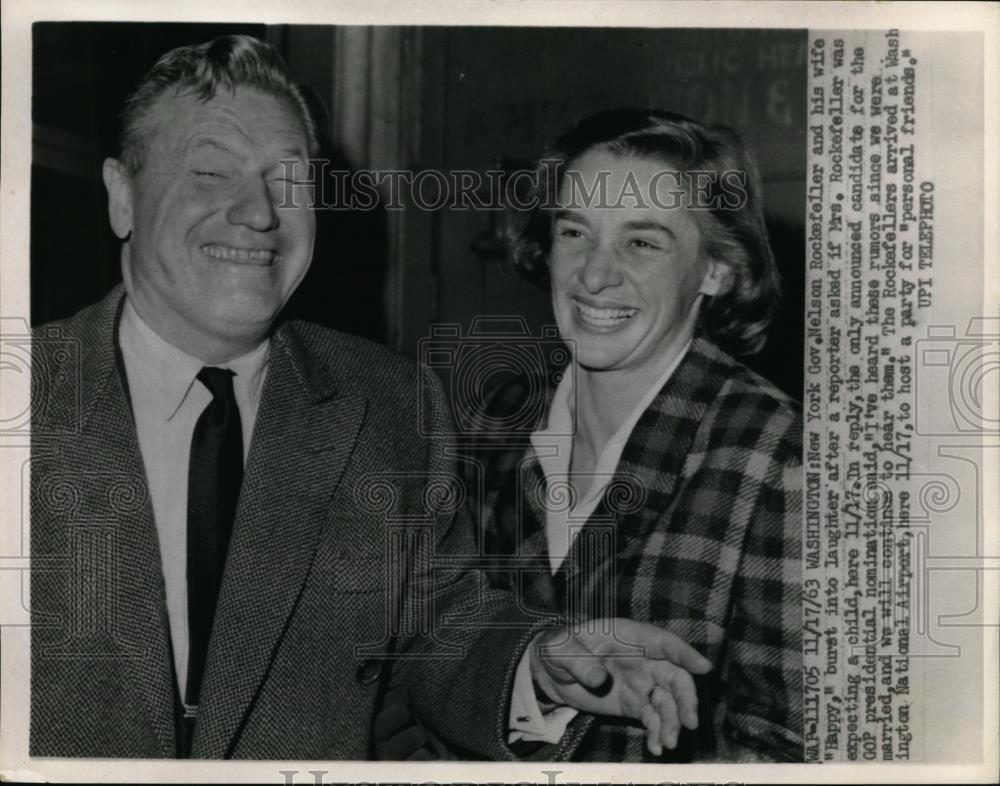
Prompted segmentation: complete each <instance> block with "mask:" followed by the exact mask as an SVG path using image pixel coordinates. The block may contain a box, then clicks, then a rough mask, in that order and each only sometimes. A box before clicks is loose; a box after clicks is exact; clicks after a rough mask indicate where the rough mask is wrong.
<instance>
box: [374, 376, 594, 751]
mask: <svg viewBox="0 0 1000 786" xmlns="http://www.w3.org/2000/svg"><path fill="white" fill-rule="evenodd" d="M423 384H424V390H425V391H427V395H426V396H425V397H424V407H425V410H424V412H423V413H422V416H423V418H424V421H423V422H424V423H427V424H433V427H432V429H431V430H430V432H431V433H430V439H429V447H428V449H429V452H430V455H429V456H428V466H429V467H431V472H430V475H431V477H432V478H433V477H440V478H441V479H447V484H448V489H446V488H445V485H444V484H441V485H440V486H438V487H436V489H432V486H433V485H434V483H433V481H432V482H431V484H428V487H427V489H426V490H425V493H427V494H431V495H436V497H437V500H436V503H437V504H436V508H437V509H436V515H435V516H434V532H433V548H432V549H431V548H423V549H418V550H417V551H416V552H415V553H414V554H413V558H412V561H411V571H412V575H411V577H410V579H409V582H408V585H409V587H410V591H409V592H408V593H407V597H406V601H405V603H404V607H403V610H402V617H401V623H400V627H401V630H403V631H406V630H408V629H409V630H410V631H412V632H413V635H412V636H411V637H409V638H406V637H401V639H400V643H401V648H400V649H401V651H400V653H399V657H398V661H397V664H396V667H395V672H396V673H395V675H394V677H393V682H394V683H404V684H405V686H406V689H407V693H408V694H409V696H410V701H411V703H412V707H413V709H414V711H415V712H416V714H417V715H418V716H419V717H420V718H421V720H422V721H423V722H424V723H425V724H426V725H427V726H428V727H429V728H430V730H431V731H432V732H433V733H434V734H436V735H438V736H439V737H440V738H442V739H443V740H444V741H445V742H447V743H448V744H449V746H451V747H453V748H455V749H457V750H458V751H460V752H461V753H463V754H464V755H466V756H469V757H475V758H489V759H496V760H514V759H517V758H519V757H518V756H516V755H515V753H514V752H513V751H512V750H511V748H510V747H508V745H507V742H506V740H507V738H508V733H509V707H510V696H511V691H512V687H513V682H514V676H515V672H516V669H517V665H518V662H519V660H520V658H521V656H522V654H523V653H524V651H525V649H526V648H527V646H528V644H529V642H530V641H531V639H532V638H533V637H534V635H535V634H537V633H538V632H539V631H540V630H541V629H542V628H543V627H545V626H547V625H553V624H557V623H558V622H559V620H558V618H556V617H555V616H543V615H540V614H538V613H533V612H528V611H527V610H526V609H524V608H522V607H521V606H520V605H519V604H518V603H517V601H516V598H515V596H514V594H513V593H511V592H508V591H506V590H500V589H497V588H491V587H490V586H489V585H488V582H487V580H486V578H485V575H484V573H483V572H482V571H481V570H479V569H478V568H477V566H476V562H477V558H478V546H477V539H476V537H475V530H474V524H475V515H476V514H475V511H474V510H473V509H472V505H469V504H466V502H467V501H468V500H471V499H473V498H474V497H475V495H473V494H470V493H468V491H469V490H468V489H466V488H464V483H465V482H466V481H463V480H462V479H460V478H459V476H458V475H457V474H456V473H455V446H454V437H453V432H452V425H451V420H450V417H449V415H448V412H447V408H446V404H445V399H444V393H443V392H442V390H441V387H440V383H439V382H438V380H437V378H436V377H435V376H434V375H433V374H432V372H429V371H425V378H424V380H423ZM578 726H579V728H578V729H576V730H573V731H571V732H569V733H567V735H566V736H565V738H564V740H563V741H562V743H561V744H560V745H558V746H552V745H549V746H540V747H537V748H536V749H534V750H533V752H532V755H531V758H533V759H535V758H537V759H542V760H549V759H553V758H561V757H563V756H565V755H568V753H569V751H570V750H571V749H572V747H573V746H574V745H575V743H576V741H577V738H578V737H579V735H580V733H582V731H583V730H584V724H578Z"/></svg>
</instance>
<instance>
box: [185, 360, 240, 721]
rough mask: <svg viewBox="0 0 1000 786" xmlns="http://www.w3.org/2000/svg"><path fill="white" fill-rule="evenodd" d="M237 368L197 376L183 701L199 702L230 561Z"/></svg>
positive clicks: (236, 488) (236, 480)
mask: <svg viewBox="0 0 1000 786" xmlns="http://www.w3.org/2000/svg"><path fill="white" fill-rule="evenodd" d="M233 376H234V374H233V372H232V371H230V370H228V369H222V368H211V367H206V368H203V369H202V370H201V371H200V372H198V381H199V382H201V384H203V385H204V386H205V387H206V388H208V390H209V391H210V392H211V393H212V402H211V403H210V404H209V405H208V406H207V407H206V408H205V411H204V412H202V413H201V416H200V417H199V418H198V422H197V423H196V424H195V427H194V435H193V437H192V438H191V460H190V463H189V465H188V524H187V589H188V631H189V634H190V649H189V655H188V673H187V689H186V691H185V696H184V703H185V704H186V705H188V707H195V706H197V704H198V694H199V692H200V690H201V678H202V672H203V671H204V669H205V656H206V654H207V653H208V640H209V637H210V636H211V634H212V622H213V620H214V619H215V606H216V601H217V600H218V597H219V587H220V586H221V585H222V572H223V569H224V568H225V565H226V550H227V549H228V548H229V536H230V534H231V533H232V529H233V518H234V517H235V515H236V502H237V500H238V499H239V495H240V484H241V483H242V482H243V432H242V429H241V427H240V412H239V409H238V408H237V406H236V397H235V396H234V395H233Z"/></svg>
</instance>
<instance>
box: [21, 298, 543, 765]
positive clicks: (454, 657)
mask: <svg viewBox="0 0 1000 786" xmlns="http://www.w3.org/2000/svg"><path fill="white" fill-rule="evenodd" d="M121 300H122V291H121V289H120V288H119V289H116V290H115V291H114V292H112V293H111V294H110V295H109V296H108V297H107V298H105V299H104V300H103V301H102V302H100V303H98V304H96V305H95V306H92V307H90V308H88V309H85V310H84V311H82V312H80V313H79V314H77V315H76V316H75V317H73V318H71V319H69V320H66V321H64V322H61V323H53V324H50V325H48V326H44V327H42V328H40V329H38V330H37V331H36V334H35V338H34V349H33V381H32V405H33V406H32V413H33V420H32V434H33V436H32V463H31V539H32V540H31V546H32V558H33V563H32V564H33V570H32V590H31V600H32V622H33V631H32V634H33V636H32V659H31V664H32V679H31V689H32V690H31V729H30V733H31V738H30V751H31V753H32V755H35V756H93V757H169V756H173V755H175V750H176V737H175V714H174V693H175V690H174V682H173V677H172V667H171V654H170V653H171V648H170V640H169V633H168V626H167V615H166V607H165V596H164V584H163V578H162V572H161V561H160V554H159V549H158V542H157V535H156V529H155V526H154V522H153V514H152V509H151V505H150V500H149V495H148V489H147V484H146V479H145V475H144V471H143V465H142V459H141V455H140V452H139V447H138V442H137V437H136V431H135V427H134V424H133V420H132V416H131V410H130V405H129V399H128V393H127V390H126V389H125V386H124V384H123V379H122V375H121V374H120V372H119V368H118V365H117V363H116V346H117V344H116V339H115V333H116V326H117V315H118V313H119V311H120V304H121ZM448 422H449V421H448V416H447V414H446V410H445V406H444V401H443V395H442V393H441V390H440V386H439V385H438V383H437V382H436V380H434V379H433V378H431V376H430V375H427V376H424V377H422V376H421V375H420V374H419V372H418V370H417V369H416V367H415V366H414V364H412V363H411V362H409V361H407V360H405V359H403V358H401V357H399V356H396V355H395V354H393V353H391V352H389V351H388V350H387V349H385V348H383V347H380V346H378V345H375V344H372V343H369V342H367V341H364V340H361V339H358V338H354V337H351V336H346V335H342V334H339V333H335V332H332V331H329V330H325V329H321V328H319V327H316V326H313V325H309V324H304V323H299V322H291V323H287V324H284V325H282V326H281V327H280V328H278V329H277V330H276V332H275V333H274V335H273V337H272V344H271V354H270V361H269V368H268V372H267V377H266V380H265V383H264V389H263V393H262V398H261V403H260V409H259V412H258V418H257V422H256V426H255V430H254V434H253V438H252V441H251V446H250V450H249V456H248V459H247V464H246V471H245V479H244V483H243V489H242V495H241V497H240V501H239V508H238V511H237V516H236V522H235V526H234V531H233V536H232V542H231V545H230V551H229V554H228V561H227V564H226V571H225V577H224V583H223V586H222V590H221V594H220V598H219V606H218V609H217V613H216V621H215V627H214V630H213V635H212V641H211V644H210V648H209V653H208V659H207V664H206V672H205V676H204V682H203V685H202V693H201V704H200V707H199V718H198V721H197V725H196V728H195V734H194V738H193V742H192V755H193V756H196V757H238V758H258V759H264V758H289V759H297V758H302V759H316V758H324V759H326V758H348V759H364V758H367V757H368V755H369V752H370V751H369V735H370V726H371V720H372V717H373V714H374V712H375V710H376V704H377V701H378V695H379V690H380V688H379V686H380V684H381V683H382V682H383V679H384V678H385V676H386V674H385V670H386V668H387V666H386V661H385V659H384V658H382V657H381V656H383V655H385V654H386V653H387V652H395V653H396V654H397V655H400V656H401V657H402V658H403V659H402V660H400V661H399V665H398V667H397V668H398V674H396V675H394V679H397V680H404V681H405V682H407V683H411V684H413V685H414V690H413V691H411V695H412V696H413V700H414V702H415V706H416V708H417V710H418V711H419V712H420V713H421V715H423V716H425V717H429V718H433V719H434V720H435V728H436V730H437V731H438V733H440V734H442V735H444V736H445V737H446V738H448V739H449V740H451V741H453V742H455V743H456V744H459V745H461V746H462V747H463V748H465V749H467V750H470V751H472V752H475V753H476V754H478V755H482V756H490V757H494V758H511V757H512V756H511V753H510V751H509V750H508V749H507V748H506V746H505V745H504V744H503V740H504V739H505V736H506V726H507V720H506V712H507V695H508V691H509V686H510V683H511V680H512V677H513V671H514V667H515V665H516V663H517V660H518V658H519V656H520V654H521V651H522V650H523V648H524V645H525V644H526V642H527V640H528V638H530V635H531V631H530V630H529V627H530V624H532V622H533V621H532V620H529V619H528V618H527V617H526V615H524V614H522V613H520V612H518V611H517V610H516V609H515V608H514V607H513V605H512V604H511V603H510V600H509V597H508V596H507V595H506V594H503V593H495V592H492V593H491V592H480V591H479V590H480V586H479V582H478V579H477V577H476V575H475V574H472V573H468V572H465V571H463V570H461V569H460V568H458V567H456V565H457V563H459V562H461V560H462V559H464V557H465V556H467V555H468V554H470V553H471V551H472V547H471V546H470V536H471V533H470V532H469V529H468V528H467V527H463V526H458V527H452V526H451V521H452V516H451V512H452V511H453V510H454V509H455V508H456V507H457V503H456V498H455V493H456V492H455V486H454V484H453V480H454V478H453V476H452V474H451V473H452V469H453V461H452V459H451V457H450V456H449V455H448V454H449V444H450V439H449V426H448ZM432 601H433V602H432ZM445 611H447V612H448V613H449V614H452V615H453V616H454V618H456V619H457V620H458V622H457V623H455V624H452V625H450V626H449V627H447V629H445V628H443V627H442V625H441V624H440V623H441V619H440V618H441V615H442V613H444V612H445ZM503 620H507V621H509V622H510V623H511V625H512V626H513V630H511V629H510V628H507V629H504V628H500V627H495V626H491V625H490V624H486V623H497V622H498V621H503ZM410 656H412V657H410Z"/></svg>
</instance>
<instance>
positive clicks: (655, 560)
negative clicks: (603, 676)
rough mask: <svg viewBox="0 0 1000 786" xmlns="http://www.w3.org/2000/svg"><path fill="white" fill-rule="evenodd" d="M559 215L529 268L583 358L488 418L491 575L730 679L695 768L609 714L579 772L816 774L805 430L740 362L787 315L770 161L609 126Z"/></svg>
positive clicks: (561, 146) (556, 191) (631, 116)
mask: <svg viewBox="0 0 1000 786" xmlns="http://www.w3.org/2000/svg"><path fill="white" fill-rule="evenodd" d="M536 196H537V197H538V198H537V200H536V203H537V205H536V208H535V209H534V210H532V211H531V212H530V213H529V214H527V215H526V216H524V220H523V221H522V222H521V225H520V226H521V229H520V231H519V232H518V235H517V238H516V242H515V258H516V262H517V264H518V266H519V267H520V268H521V269H522V271H524V272H526V273H527V274H528V275H530V276H531V277H533V278H534V279H535V280H538V281H543V282H547V283H548V286H549V287H550V289H551V294H552V304H553V310H554V313H555V317H556V321H557V324H558V327H559V330H560V333H561V337H562V338H563V340H564V341H565V342H566V344H567V346H568V348H569V350H570V352H571V356H572V359H571V362H570V363H569V365H568V366H567V367H566V368H565V369H564V371H563V373H562V374H561V375H557V377H560V378H558V382H557V383H556V384H546V383H545V382H544V381H543V380H541V379H530V378H521V379H518V380H514V381H513V382H511V383H509V384H507V385H506V386H504V387H503V389H501V390H500V391H499V392H498V393H497V394H496V395H495V396H494V397H493V398H492V399H491V403H490V404H489V405H488V406H487V407H486V408H485V411H484V412H483V413H482V417H481V418H480V419H479V422H480V423H481V424H482V428H481V429H480V430H479V433H478V436H477V439H476V440H475V444H474V447H472V448H471V449H470V450H469V453H468V455H467V456H466V459H467V461H466V466H467V467H469V469H470V480H471V481H472V482H470V484H469V488H471V489H474V490H476V489H478V490H479V492H478V498H477V500H476V501H477V503H478V505H479V510H481V511H483V514H482V521H481V534H482V547H483V550H484V555H485V557H486V559H487V561H489V560H493V563H494V568H493V569H492V570H490V571H489V575H490V576H491V580H492V581H493V582H494V583H496V584H499V585H503V586H507V587H510V588H512V589H514V590H516V591H518V592H520V593H521V594H522V597H523V599H524V602H525V603H526V604H531V605H537V606H539V607H540V608H551V607H552V606H555V607H556V608H558V609H560V610H561V611H563V612H564V613H566V614H567V615H569V616H572V617H577V618H581V619H586V618H600V617H611V616H617V617H628V618H634V619H638V620H642V621H646V622H652V623H654V624H657V625H660V626H662V627H663V628H666V629H668V630H670V631H671V632H673V633H675V634H677V635H678V636H680V637H681V638H683V639H684V640H685V641H687V642H688V643H690V644H691V645H693V646H694V647H695V648H696V649H697V650H698V651H699V652H701V653H702V654H703V655H705V656H707V657H708V658H709V659H710V660H711V661H712V662H713V664H714V669H713V671H712V672H711V674H710V675H709V677H708V678H699V679H698V688H699V690H698V693H699V696H698V699H699V715H700V720H701V722H700V727H699V731H698V732H691V731H686V730H685V731H682V733H681V737H680V740H679V744H678V746H677V747H676V749H675V750H672V751H671V750H667V751H665V752H664V754H663V756H662V757H658V756H655V755H653V754H652V753H650V752H649V750H648V749H647V747H646V746H645V745H644V729H643V727H642V725H641V724H639V723H638V722H635V721H629V720H627V719H621V718H610V717H598V718H596V719H594V720H593V721H592V722H591V725H590V727H589V730H588V731H587V732H586V735H585V737H584V738H583V740H582V741H581V742H580V744H579V745H578V746H577V748H576V758H579V759H584V760H598V761H653V760H660V761H678V760H701V761H705V760H728V761H732V760H739V761H749V760H778V761H796V760H801V759H802V738H801V735H802V729H801V726H802V707H801V690H802V689H801V648H800V628H801V607H800V581H801V576H800V572H801V564H800V548H801V542H800V528H801V419H800V414H799V410H798V407H797V405H796V404H795V402H793V401H791V400H790V399H788V398H787V397H786V396H785V395H783V394H782V393H780V392H779V391H778V390H777V389H776V388H774V387H773V386H772V385H771V384H769V383H768V382H767V381H765V380H764V379H762V378H761V377H759V376H757V375H756V374H754V373H753V372H751V371H750V370H748V369H747V368H746V367H744V366H743V365H741V364H739V363H738V362H737V361H735V360H734V359H733V357H732V355H739V354H746V353H750V352H754V351H756V350H757V349H759V348H760V346H761V345H762V344H763V341H764V333H765V329H766V327H767V324H768V321H769V319H770V315H771V313H772V310H773V307H774V304H775V302H776V300H777V297H778V279H777V272H776V268H775V263H774V259H773V256H772V253H771V250H770V248H769V246H768V241H767V235H766V231H765V227H764V220H763V211H762V207H761V202H760V183H759V176H758V175H757V171H756V167H755V165H754V162H753V160H752V157H751V155H750V153H749V152H748V150H747V149H746V147H745V146H744V145H743V143H742V142H741V141H740V140H739V138H738V137H737V136H736V134H735V133H733V132H732V131H730V130H728V129H724V128H719V127H715V128H709V127H705V126H702V125H700V124H699V123H696V122H694V121H692V120H690V119H688V118H685V117H682V116H680V115H676V114H672V113H667V112H659V111H634V110H614V111H610V112H602V113H600V114H598V115H595V116H593V117H590V118H588V119H586V120H584V121H583V122H581V123H580V124H579V125H578V126H577V127H576V128H574V129H572V130H571V131H569V132H568V133H567V134H565V135H564V136H562V137H561V138H560V139H559V140H558V141H557V142H556V145H555V147H554V149H553V150H552V151H550V153H549V154H548V155H547V156H546V157H545V159H543V160H542V163H541V164H540V166H539V169H538V179H537V193H536ZM524 413H542V415H541V417H539V418H538V420H537V422H536V423H535V424H534V428H533V430H531V431H530V435H525V432H524V431H521V432H520V434H521V435H524V436H522V437H521V438H519V436H518V432H512V431H511V430H509V429H504V428H502V424H505V423H507V424H514V423H520V422H521V421H522V420H523V415H524ZM511 557H518V558H519V559H518V560H517V561H516V563H512V562H511V560H510V558H511ZM512 564H513V565H515V567H511V565H512ZM542 709H543V710H546V711H548V710H552V714H553V715H559V714H560V713H562V722H565V720H566V715H567V713H566V712H565V711H564V710H563V709H562V708H552V707H549V706H546V704H545V702H544V697H543V699H542ZM569 714H572V713H569ZM668 747H669V746H668Z"/></svg>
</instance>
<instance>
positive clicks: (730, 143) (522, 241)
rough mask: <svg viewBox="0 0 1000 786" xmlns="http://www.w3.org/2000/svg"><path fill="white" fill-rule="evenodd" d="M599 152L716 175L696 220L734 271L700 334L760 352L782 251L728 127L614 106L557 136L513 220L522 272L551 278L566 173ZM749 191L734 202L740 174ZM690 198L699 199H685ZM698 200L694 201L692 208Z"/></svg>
mask: <svg viewBox="0 0 1000 786" xmlns="http://www.w3.org/2000/svg"><path fill="white" fill-rule="evenodd" d="M592 150H601V151H608V152H611V153H614V154H616V155H619V156H622V157H626V156H634V157H638V158H648V159H655V160H657V161H660V162H662V163H663V164H665V165H666V166H668V167H671V168H673V169H674V170H676V171H677V173H678V175H679V177H680V178H682V180H681V181H680V182H682V183H683V182H690V181H689V180H687V179H686V175H687V173H696V172H709V173H712V174H713V175H715V176H714V177H710V178H702V179H700V180H699V181H698V183H699V186H704V187H707V193H706V192H705V191H701V192H700V193H699V195H698V198H697V209H692V211H691V212H692V215H693V216H694V218H695V221H697V222H698V227H699V230H700V234H701V243H702V253H703V254H704V255H705V256H707V257H709V258H712V259H716V260H719V261H720V262H723V263H725V264H726V265H727V266H728V267H729V277H728V287H727V289H725V290H724V291H723V292H722V293H720V294H718V295H716V296H714V297H706V298H705V299H704V301H703V303H702V307H701V314H700V317H699V319H700V329H702V330H705V331H707V333H708V335H709V336H710V337H711V338H712V339H713V340H714V341H715V342H716V343H717V344H719V345H720V346H721V347H723V348H724V349H726V350H727V351H729V352H731V353H732V354H735V355H747V354H752V353H754V352H756V351H758V350H759V349H760V348H761V347H762V346H763V345H764V341H765V339H766V330H767V326H768V324H769V323H770V321H771V317H772V314H773V312H774V308H775V306H776V305H777V301H778V299H779V297H780V290H781V288H780V282H779V277H778V270H777V266H776V264H775V261H774V254H773V253H772V251H771V246H770V244H769V242H768V238H767V229H766V227H765V225H764V210H763V205H762V202H761V184H760V174H759V172H758V169H757V163H756V161H755V159H754V156H753V154H752V153H751V152H750V150H749V148H747V146H746V145H745V144H744V142H743V140H742V139H740V137H739V136H738V135H737V134H736V132H735V131H733V130H732V129H731V128H728V127H726V126H704V125H702V124H700V123H698V122H696V121H694V120H691V119H690V118H687V117H684V116H683V115H679V114H675V113H673V112H664V111H659V110H635V109H613V110H610V111H606V112H600V113H598V114H596V115H592V116H591V117H588V118H586V119H585V120H583V121H581V122H580V123H579V124H578V125H577V126H576V127H575V128H573V129H571V130H570V131H568V132H567V133H565V134H563V135H562V136H561V137H559V139H557V140H556V142H555V144H554V145H553V146H552V148H551V149H550V150H549V151H548V152H547V153H546V155H545V156H544V157H543V158H542V159H541V161H539V164H538V168H537V171H536V177H535V180H534V182H533V189H534V193H533V194H531V199H530V200H525V201H523V204H526V205H531V208H530V209H529V210H527V211H525V212H522V213H520V214H517V215H515V218H514V221H513V224H514V226H513V237H512V243H511V248H512V256H513V262H514V265H515V267H516V268H517V269H518V270H519V272H521V273H522V274H523V275H524V276H525V277H526V278H528V279H529V280H531V281H534V282H535V283H537V284H540V285H543V286H545V285H547V282H548V255H549V250H550V248H551V243H552V234H551V232H552V226H551V225H552V217H553V213H554V210H553V208H554V207H555V206H556V205H557V196H556V195H557V193H558V190H559V186H560V184H561V181H562V177H563V175H564V174H565V172H566V171H567V170H568V169H570V168H571V167H572V166H573V164H574V163H575V162H576V161H578V160H579V159H580V157H581V156H583V155H584V154H585V153H588V152H590V151H592ZM724 173H735V177H736V178H737V180H736V182H738V183H739V186H741V188H742V192H741V193H740V194H739V196H740V198H739V199H735V200H734V198H733V196H734V191H733V189H732V184H733V180H732V177H733V176H732V175H730V176H728V177H727V178H723V177H722V175H723V174H724ZM687 196H688V198H689V199H692V195H691V194H688V195H687ZM688 204H690V202H689V203H688Z"/></svg>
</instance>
